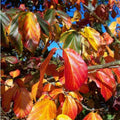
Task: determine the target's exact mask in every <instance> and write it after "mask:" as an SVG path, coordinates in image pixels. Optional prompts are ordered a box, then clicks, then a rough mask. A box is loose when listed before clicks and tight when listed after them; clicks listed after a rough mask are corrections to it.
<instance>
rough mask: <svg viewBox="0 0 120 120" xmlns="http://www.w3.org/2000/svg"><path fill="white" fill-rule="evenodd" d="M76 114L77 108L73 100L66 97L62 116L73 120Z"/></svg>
mask: <svg viewBox="0 0 120 120" xmlns="http://www.w3.org/2000/svg"><path fill="white" fill-rule="evenodd" d="M77 113H78V107H77V104H76V102H75V100H74V99H73V98H72V97H71V96H67V97H66V99H65V101H64V104H63V108H62V114H65V115H68V116H69V117H70V118H71V119H75V117H76V116H77Z"/></svg>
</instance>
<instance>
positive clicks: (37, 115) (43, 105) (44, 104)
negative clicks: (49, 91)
mask: <svg viewBox="0 0 120 120" xmlns="http://www.w3.org/2000/svg"><path fill="white" fill-rule="evenodd" d="M56 111H57V109H56V105H55V103H54V102H53V101H52V100H49V99H44V100H42V101H38V102H36V104H35V105H34V106H33V108H32V111H31V113H30V114H29V116H28V118H27V120H53V119H54V118H55V117H56Z"/></svg>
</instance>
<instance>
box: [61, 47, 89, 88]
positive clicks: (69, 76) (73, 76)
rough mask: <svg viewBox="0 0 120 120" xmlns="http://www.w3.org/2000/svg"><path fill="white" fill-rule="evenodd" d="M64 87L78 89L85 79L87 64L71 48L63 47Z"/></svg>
mask: <svg viewBox="0 0 120 120" xmlns="http://www.w3.org/2000/svg"><path fill="white" fill-rule="evenodd" d="M63 58H64V61H65V70H64V73H65V87H66V88H67V89H69V90H78V89H79V88H80V87H81V86H82V85H83V84H84V83H85V80H86V79H87V72H88V71H87V65H86V63H85V62H84V60H83V59H82V57H81V56H80V55H79V54H78V53H77V52H75V51H74V50H72V49H64V51H63Z"/></svg>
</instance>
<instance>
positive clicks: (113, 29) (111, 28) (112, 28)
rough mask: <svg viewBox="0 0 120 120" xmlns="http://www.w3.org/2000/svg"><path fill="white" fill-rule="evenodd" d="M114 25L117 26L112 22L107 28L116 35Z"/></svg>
mask: <svg viewBox="0 0 120 120" xmlns="http://www.w3.org/2000/svg"><path fill="white" fill-rule="evenodd" d="M116 25H117V22H112V23H111V24H110V26H109V29H110V30H111V32H112V33H113V34H114V35H116V34H117V33H116Z"/></svg>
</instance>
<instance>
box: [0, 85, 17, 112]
mask: <svg viewBox="0 0 120 120" xmlns="http://www.w3.org/2000/svg"><path fill="white" fill-rule="evenodd" d="M17 89H18V87H17V85H16V84H14V86H13V87H11V88H9V89H8V90H7V91H5V93H4V94H3V96H2V104H1V105H2V109H3V110H4V111H5V112H8V111H9V110H10V104H11V101H12V100H13V96H14V95H15V94H16V91H17Z"/></svg>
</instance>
